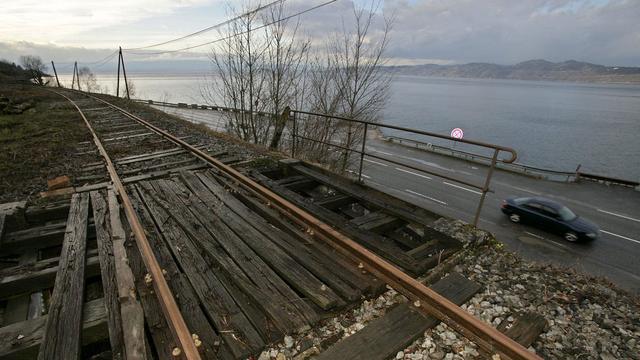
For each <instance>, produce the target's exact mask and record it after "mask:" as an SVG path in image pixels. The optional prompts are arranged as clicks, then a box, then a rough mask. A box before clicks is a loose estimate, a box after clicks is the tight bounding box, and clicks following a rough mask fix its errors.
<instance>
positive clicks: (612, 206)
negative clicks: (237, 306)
mask: <svg viewBox="0 0 640 360" xmlns="http://www.w3.org/2000/svg"><path fill="white" fill-rule="evenodd" d="M367 152H368V153H372V154H375V155H376V156H380V157H387V158H390V159H393V160H395V161H398V162H403V163H406V164H409V165H412V166H415V167H418V168H421V169H426V170H429V171H432V172H439V173H441V174H445V175H448V176H452V177H455V178H460V179H464V180H466V181H468V182H470V183H473V184H478V185H482V184H483V183H484V179H485V176H486V173H487V167H485V166H482V165H478V164H473V163H470V162H467V161H464V160H459V159H456V158H451V157H447V156H443V155H438V154H433V153H430V152H426V151H423V150H418V149H412V148H408V147H405V146H402V145H397V144H393V143H387V142H384V141H380V140H368V141H367ZM363 168H364V170H363V180H364V182H365V183H367V184H368V185H370V186H372V187H374V188H377V189H379V190H381V191H385V192H387V193H390V194H392V195H395V196H397V197H399V198H402V199H404V200H406V201H409V202H411V203H414V204H416V205H419V206H421V207H424V208H427V209H430V210H432V211H434V212H436V213H439V214H442V215H444V216H448V217H452V218H457V219H461V220H464V221H467V222H469V223H471V222H472V221H473V217H474V214H475V210H476V208H477V205H478V200H479V199H480V195H481V193H480V191H479V190H477V189H473V188H470V187H468V186H465V185H460V184H458V183H455V182H453V181H450V180H445V179H442V178H439V177H437V176H432V175H428V174H424V173H419V172H416V171H414V170H411V169H407V168H403V167H401V166H397V165H394V164H391V163H387V162H385V161H382V160H379V159H375V158H365V162H364V166H363ZM490 188H491V189H492V190H493V193H488V194H487V197H486V200H485V205H484V207H483V210H482V213H481V218H480V223H479V227H480V228H483V229H485V230H488V231H490V232H492V233H493V234H495V235H496V237H497V238H498V240H500V241H501V242H503V243H504V244H505V245H506V247H507V248H508V249H510V250H512V251H515V252H517V253H519V254H521V255H522V256H523V257H525V258H527V259H530V260H535V261H540V262H549V263H553V264H557V265H560V266H566V267H568V268H569V269H575V270H577V271H580V272H586V273H588V274H591V275H595V276H601V277H606V278H608V279H609V280H610V281H612V282H614V283H616V284H617V285H619V286H621V287H622V288H625V289H627V290H628V291H630V292H632V293H635V294H640V191H636V190H634V189H632V188H627V187H622V186H615V185H614V186H606V185H602V184H597V183H593V182H588V181H582V182H580V183H559V182H551V181H546V180H538V179H534V178H531V177H527V176H522V175H518V174H513V173H509V172H506V171H501V170H496V172H495V173H494V176H493V180H492V182H491V186H490ZM514 195H515V196H544V197H547V198H550V199H554V200H557V201H559V202H561V203H563V204H565V205H567V206H568V207H569V208H571V209H572V210H574V212H575V213H576V214H578V215H579V216H582V217H584V218H587V219H589V220H592V221H593V222H595V223H596V224H598V225H599V226H600V228H601V229H602V236H601V238H600V239H598V240H595V241H592V242H589V243H570V242H567V241H565V240H564V239H563V238H562V237H561V236H559V235H555V234H550V233H546V232H545V231H543V230H540V229H537V228H532V227H529V226H525V225H521V224H513V223H511V222H510V221H509V220H508V218H507V217H506V216H505V215H504V214H502V212H501V211H500V204H501V201H502V200H503V199H504V198H506V197H508V196H514ZM568 271H570V270H568Z"/></svg>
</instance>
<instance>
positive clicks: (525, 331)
mask: <svg viewBox="0 0 640 360" xmlns="http://www.w3.org/2000/svg"><path fill="white" fill-rule="evenodd" d="M506 323H507V322H506V321H503V323H502V324H506ZM502 324H500V325H501V326H498V330H500V331H502V332H503V333H504V334H505V335H507V336H508V337H510V338H512V339H513V340H515V341H517V342H518V343H519V344H520V345H522V346H524V347H529V346H531V344H533V342H534V341H536V339H537V338H538V336H539V335H540V334H541V333H542V331H544V328H545V326H546V325H547V320H546V319H545V318H544V316H542V315H539V314H536V313H533V312H527V313H524V314H522V315H520V316H517V317H516V320H515V321H514V322H513V324H511V327H510V328H508V329H506V330H505V326H502Z"/></svg>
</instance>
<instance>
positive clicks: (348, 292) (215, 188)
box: [181, 173, 362, 301]
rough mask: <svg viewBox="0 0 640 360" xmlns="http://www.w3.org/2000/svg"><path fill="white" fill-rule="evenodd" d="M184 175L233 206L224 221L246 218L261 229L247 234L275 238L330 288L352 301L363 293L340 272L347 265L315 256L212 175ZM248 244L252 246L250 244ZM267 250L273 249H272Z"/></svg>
mask: <svg viewBox="0 0 640 360" xmlns="http://www.w3.org/2000/svg"><path fill="white" fill-rule="evenodd" d="M181 176H182V178H183V181H184V182H185V183H186V184H187V186H189V187H190V188H191V189H192V190H193V191H194V192H195V193H197V194H207V193H209V191H210V192H213V193H214V194H215V195H216V196H217V197H218V198H220V200H222V202H223V203H224V205H225V206H226V207H227V208H228V210H231V212H229V211H225V213H226V214H228V216H227V217H226V218H225V219H223V221H225V222H227V223H228V224H229V225H232V224H230V223H229V222H237V220H239V219H243V220H244V222H246V225H247V226H250V227H252V228H253V229H255V230H256V231H258V233H255V232H253V231H252V232H251V233H250V234H248V236H249V237H251V238H253V237H257V238H261V237H262V238H265V240H264V241H271V242H273V243H274V244H275V245H277V246H278V248H279V251H284V252H285V253H287V254H288V256H291V258H292V259H294V260H295V261H296V263H298V264H300V265H302V266H304V267H305V269H307V270H308V271H310V272H311V273H312V274H313V275H314V276H316V277H317V278H318V279H319V280H320V281H322V282H324V283H326V284H327V285H328V286H329V287H330V288H331V289H333V290H335V291H336V292H338V293H339V294H340V295H341V296H343V297H344V298H345V299H347V300H352V301H353V300H356V299H358V298H359V297H360V296H361V295H362V292H361V291H359V290H357V288H355V287H354V286H352V285H350V284H348V283H346V282H345V281H343V280H342V278H341V277H340V276H339V275H338V274H339V273H343V272H346V273H348V271H347V269H343V268H342V267H341V266H340V265H339V264H338V263H336V262H334V261H331V259H326V260H328V261H324V262H323V261H321V260H320V259H319V258H318V257H317V256H315V254H314V253H313V251H312V250H311V249H310V248H308V247H305V245H304V244H303V243H301V242H300V240H299V239H294V238H292V237H291V236H290V235H289V234H287V233H285V232H283V231H282V230H280V229H278V228H276V227H273V226H271V225H269V223H267V222H266V221H265V220H264V219H263V218H262V217H260V216H258V214H256V213H254V212H252V211H251V210H249V209H248V208H247V207H246V206H245V205H244V204H242V203H241V202H240V200H238V199H236V198H234V197H233V196H231V194H229V193H228V192H227V191H225V190H224V188H223V187H222V186H221V185H219V184H218V183H217V182H215V180H213V179H212V178H209V177H204V178H203V179H202V180H201V179H199V178H198V177H197V176H196V175H194V174H191V173H181ZM201 181H202V182H201ZM203 185H204V186H203ZM203 196H206V195H203ZM203 200H204V201H205V202H206V201H207V200H205V199H203ZM210 200H214V198H210ZM228 221H229V222H228ZM258 234H259V235H258ZM249 245H250V246H251V244H249ZM254 250H255V249H254ZM267 251H269V252H271V250H267ZM276 271H278V270H276ZM320 286H322V285H320Z"/></svg>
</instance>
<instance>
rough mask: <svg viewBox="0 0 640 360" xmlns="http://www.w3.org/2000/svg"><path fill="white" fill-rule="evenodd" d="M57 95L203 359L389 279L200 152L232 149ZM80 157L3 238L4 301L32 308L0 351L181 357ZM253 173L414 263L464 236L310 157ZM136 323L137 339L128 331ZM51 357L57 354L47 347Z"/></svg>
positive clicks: (93, 170) (309, 318) (244, 350)
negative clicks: (96, 157) (86, 134)
mask: <svg viewBox="0 0 640 360" xmlns="http://www.w3.org/2000/svg"><path fill="white" fill-rule="evenodd" d="M65 94H66V95H67V96H69V97H71V98H72V99H74V101H75V102H76V104H78V107H79V108H80V109H82V110H83V112H84V114H85V115H86V118H87V121H88V122H90V123H91V126H92V127H93V128H94V129H95V133H96V135H97V137H98V138H99V139H100V141H101V143H102V144H103V145H104V149H105V151H106V152H107V153H108V154H109V155H110V156H111V157H112V158H113V163H114V165H115V169H116V171H117V174H118V175H119V176H121V177H122V178H123V179H122V181H123V183H124V184H125V186H126V193H127V194H128V195H129V197H130V198H131V202H132V205H133V207H134V208H135V213H136V215H137V217H138V218H139V220H140V223H141V225H142V226H143V228H144V233H145V236H146V238H147V240H148V242H149V244H150V245H151V247H152V248H153V253H154V255H155V258H156V259H157V262H158V263H159V264H160V266H161V268H162V272H163V274H164V278H165V279H166V282H167V283H168V286H169V288H170V289H171V292H172V293H173V295H174V296H175V300H176V302H177V305H178V307H179V309H180V313H181V315H182V317H183V318H184V321H185V323H186V325H187V327H188V329H189V330H190V331H191V333H193V334H195V336H193V339H194V344H195V345H196V346H197V348H198V353H199V356H201V357H203V358H243V357H247V356H249V355H251V354H257V353H259V352H260V350H261V349H262V348H263V347H264V346H265V345H266V344H268V343H271V342H274V341H278V340H279V339H281V338H282V336H283V335H284V334H288V333H295V332H298V331H302V330H304V329H306V328H308V327H309V326H312V325H314V324H315V323H316V322H318V321H320V320H321V319H323V318H325V317H328V316H331V315H332V314H335V313H336V312H338V311H340V310H341V309H345V308H348V307H350V306H353V305H354V304H355V303H357V302H358V301H359V300H360V299H362V298H366V297H369V296H373V295H375V294H377V293H379V292H380V291H382V290H383V289H384V285H385V281H382V280H381V279H378V278H377V277H376V276H374V275H372V273H373V272H375V271H373V272H372V271H371V270H372V268H371V265H370V264H368V263H364V264H363V263H362V262H360V263H359V262H358V261H357V260H355V259H354V258H353V257H350V256H348V255H347V254H345V253H344V252H339V251H336V249H334V248H333V247H331V246H329V245H328V244H327V243H325V242H324V241H323V240H322V238H321V237H319V236H317V235H318V234H315V235H314V232H313V229H312V228H310V227H309V228H307V229H306V230H307V231H306V232H303V231H300V224H296V223H294V222H291V221H289V220H287V219H285V218H283V217H282V215H281V214H279V213H278V212H277V211H276V210H275V209H276V207H274V206H273V204H271V203H269V202H268V201H264V198H260V197H259V196H256V195H255V194H252V193H251V192H250V191H247V189H246V186H242V184H240V183H239V182H238V181H237V180H236V179H234V178H232V177H229V176H223V175H224V174H222V173H221V171H220V170H219V169H216V168H213V169H210V166H211V163H210V162H206V161H203V156H202V154H206V155H207V156H213V157H215V158H217V159H218V161H219V162H220V163H233V162H237V161H241V160H242V159H239V158H237V157H234V156H229V155H228V154H225V153H224V152H220V151H218V152H211V151H209V150H210V149H208V148H207V146H205V145H203V144H196V148H197V149H198V151H200V152H201V154H199V153H198V152H194V151H188V149H185V148H184V147H179V146H176V142H175V141H170V140H171V139H167V138H166V137H163V136H161V135H159V134H158V133H157V132H154V131H150V128H149V127H148V126H143V124H142V123H140V122H136V121H134V119H132V118H131V117H129V116H126V115H125V113H123V112H121V111H118V110H117V109H115V108H113V107H111V106H106V105H107V104H104V103H101V102H100V101H99V100H98V99H95V98H87V97H85V96H84V95H81V94H78V93H65ZM151 130H152V129H151ZM187 136H188V135H187ZM182 139H187V137H185V136H183V137H182ZM178 145H179V144H178ZM91 151H96V150H95V148H94V147H93V146H92V144H91V143H85V144H81V146H80V149H79V152H91ZM85 169H86V175H85V176H83V177H80V178H79V179H75V184H74V185H76V188H75V193H74V194H73V196H72V198H71V200H70V202H68V203H67V204H68V205H67V204H64V203H58V204H55V205H52V206H50V207H49V208H48V209H39V208H33V209H27V211H26V212H25V213H24V214H25V215H24V219H23V220H25V221H27V224H26V225H25V224H24V223H23V224H22V227H23V228H26V230H25V229H20V230H15V231H9V232H6V233H5V235H4V236H2V238H0V240H1V241H0V244H2V245H1V246H0V254H1V255H2V256H3V257H4V258H6V259H17V263H16V264H14V265H15V266H12V267H9V268H6V269H2V270H1V271H2V273H1V275H0V278H1V279H2V280H0V286H3V288H2V292H0V293H1V294H2V297H3V300H7V301H11V302H12V304H13V302H16V303H18V304H19V305H20V306H22V307H24V306H25V305H24V304H26V307H27V308H29V307H31V308H33V307H36V309H35V310H34V309H30V310H28V311H27V312H26V313H25V316H18V317H17V318H16V319H14V320H12V321H13V323H10V324H9V323H7V322H6V321H4V323H3V324H2V326H3V327H2V328H1V329H0V332H1V333H2V334H3V336H2V338H3V339H7V340H6V341H5V342H4V343H3V344H2V347H0V358H2V357H12V356H17V355H16V354H19V355H24V354H26V355H28V354H36V353H37V352H38V350H40V351H41V352H42V351H43V350H45V349H57V350H60V349H64V351H75V352H78V353H79V352H81V346H84V347H82V356H83V357H88V356H91V355H95V354H99V353H109V354H110V355H112V356H114V357H122V356H123V355H124V354H126V356H127V357H134V355H136V356H138V357H139V358H143V357H157V358H169V357H181V356H186V352H185V351H183V349H181V348H180V346H179V344H178V342H177V341H176V338H175V334H174V333H172V330H171V326H170V325H169V324H168V323H167V322H168V320H167V317H166V316H163V315H162V314H163V308H162V306H163V305H162V304H161V303H160V301H159V299H158V296H156V294H155V293H156V291H155V289H154V286H155V285H156V284H155V282H156V281H158V279H154V278H153V277H151V276H149V274H148V271H147V267H146V265H145V260H144V259H143V258H142V256H141V254H140V252H139V251H138V250H137V247H136V245H135V244H134V240H133V238H132V236H131V235H129V236H125V234H130V233H131V230H132V229H130V225H129V223H127V222H126V221H123V219H124V215H123V214H121V213H122V210H121V209H120V208H119V205H120V204H119V203H118V199H117V197H116V195H117V191H114V189H113V188H112V187H111V185H110V178H109V175H108V173H107V171H106V170H105V164H104V163H95V164H88V165H87V166H86V167H85ZM149 170H151V171H149ZM253 176H254V177H255V178H256V179H257V180H258V181H260V182H261V183H263V184H265V185H268V186H269V187H270V188H271V189H273V190H274V191H276V193H278V194H281V195H282V196H284V197H285V198H287V199H289V200H290V201H292V202H293V203H294V204H296V205H298V206H300V207H301V208H303V209H305V210H307V211H308V212H309V213H312V214H314V215H315V216H318V217H319V218H320V219H321V220H322V221H324V222H326V223H329V224H332V225H334V226H335V227H336V228H338V229H339V230H340V231H342V232H344V233H345V234H347V235H348V236H350V237H352V238H353V239H355V240H356V241H358V242H361V243H362V244H363V245H365V247H367V248H368V249H370V250H372V251H374V252H375V253H378V254H379V255H381V256H382V257H384V258H386V259H387V260H389V261H391V262H392V263H394V264H395V265H396V266H398V267H400V268H402V269H404V270H405V271H407V272H409V273H411V274H412V275H414V276H417V275H422V274H423V273H424V272H425V271H426V270H428V269H429V268H431V267H433V266H435V265H437V264H438V263H439V262H440V261H442V260H444V258H446V257H447V256H449V255H451V254H452V253H453V252H455V250H456V249H457V248H458V247H459V243H457V241H455V240H453V239H451V238H449V237H447V236H445V235H443V234H440V233H438V232H436V231H435V230H433V229H430V227H429V223H430V221H432V220H434V219H435V218H436V217H437V215H435V214H430V213H427V212H426V211H424V210H421V209H417V208H415V207H412V206H410V205H408V204H406V203H404V202H401V201H399V200H397V199H394V198H391V197H388V196H385V195H382V194H380V193H377V192H374V191H372V190H370V189H366V188H364V187H361V186H356V185H354V184H352V183H349V182H346V181H343V180H339V179H338V178H335V177H331V176H328V175H327V174H326V173H323V172H322V171H321V170H319V169H316V168H313V167H309V166H306V165H304V164H301V163H289V164H283V167H282V169H279V170H275V171H271V172H266V173H263V174H259V173H255V174H253ZM86 182H89V184H86ZM121 201H122V200H121ZM65 217H66V218H67V221H66V222H65V221H64V218H65ZM72 226H73V227H72ZM0 235H1V234H0ZM34 253H35V254H36V255H34ZM38 253H39V254H40V255H37V254H38ZM25 254H28V255H25ZM78 254H81V257H75V256H80V255H78ZM125 255H126V256H125ZM124 257H126V258H128V261H122V260H123V258H124ZM78 260H80V261H78ZM56 274H57V276H56ZM127 274H128V275H127ZM114 279H116V281H115V282H114ZM454 280H456V279H454ZM454 280H450V281H454ZM454 283H455V281H454ZM127 284H128V285H127ZM127 286H129V288H127ZM133 286H135V289H136V296H135V297H134V296H131V291H130V290H131V289H130V287H133ZM449 286H451V285H449ZM52 288H53V289H52ZM446 288H447V285H446V284H445V285H441V287H440V288H437V287H436V289H439V290H440V291H444V290H442V289H446ZM473 288H474V286H473V285H469V284H467V285H464V286H463V285H460V286H459V289H458V290H459V291H461V294H462V295H458V297H457V298H456V296H455V295H451V296H452V297H453V299H452V301H454V302H458V303H461V302H464V300H465V299H466V298H467V297H468V296H469V295H468V294H467V295H464V294H466V292H470V293H471V294H472V293H473V292H475V291H477V289H475V290H473ZM92 289H93V290H92ZM464 289H467V290H464ZM49 294H52V295H49ZM68 296H73V297H74V299H67V297H68ZM445 296H447V297H449V296H450V294H449V295H447V294H445ZM34 297H35V298H36V299H37V298H43V299H44V300H36V301H33V299H34ZM49 297H50V298H51V301H50V305H49V306H48V307H47V308H48V310H49V314H56V316H57V319H59V320H60V321H58V322H55V321H52V320H50V319H49V318H48V316H49V315H46V316H37V315H35V316H34V315H33V314H38V313H40V314H41V313H42V311H43V310H42V309H43V306H44V303H46V302H47V301H48V300H49ZM67 300H72V301H73V302H71V301H69V302H67ZM125 305H126V306H125ZM12 306H15V305H12ZM38 306H39V308H38ZM52 311H53V312H52ZM403 311H411V312H412V313H416V314H417V313H418V312H417V310H415V309H405V310H403ZM82 312H84V317H82V316H80V315H79V314H82ZM118 315H119V316H118ZM27 316H28V319H29V320H26V319H27ZM420 316H422V315H420ZM399 318H402V317H399ZM3 320H4V319H3ZM434 321H435V320H434ZM61 323H64V325H65V326H61V325H60V324H61ZM143 324H144V325H143ZM5 325H6V326H5ZM45 325H46V326H45ZM422 326H424V324H421V325H419V326H417V328H421V327H422ZM30 329H39V330H38V331H29V330H30ZM51 329H55V331H52V330H51ZM81 329H82V330H81ZM141 329H143V331H142V332H140V330H141ZM414 329H415V328H414ZM136 330H137V331H138V332H136ZM414 332H416V331H415V330H414ZM416 333H418V332H416ZM25 334H28V336H26V335H25ZM131 334H137V340H138V342H134V341H131V340H132V339H130V338H129V337H128V336H129V335H131ZM5 335H6V336H5ZM47 335H48V336H47ZM404 341H406V339H404ZM60 344H63V345H64V346H63V347H59V346H58V345H60ZM145 344H146V345H147V346H145ZM342 346H345V345H342ZM347 346H349V345H348V344H347ZM389 348H391V347H389ZM48 355H49V356H50V357H51V358H56V356H55V352H53V351H52V352H51V353H50V354H48ZM58 355H60V354H58ZM68 355H69V354H68V353H65V354H64V356H68ZM381 358H382V357H381Z"/></svg>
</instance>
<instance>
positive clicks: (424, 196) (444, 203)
mask: <svg viewBox="0 0 640 360" xmlns="http://www.w3.org/2000/svg"><path fill="white" fill-rule="evenodd" d="M404 191H406V192H408V193H409V194H413V195H418V196H422V197H423V198H425V199H429V200H431V201H435V202H437V203H438V204H442V205H447V203H446V202H444V201H442V200H438V199H434V198H432V197H430V196H427V195H425V194H420V193H419V192H415V191H413V190H409V189H405V190H404Z"/></svg>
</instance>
